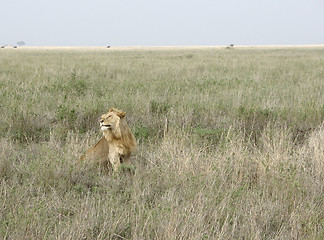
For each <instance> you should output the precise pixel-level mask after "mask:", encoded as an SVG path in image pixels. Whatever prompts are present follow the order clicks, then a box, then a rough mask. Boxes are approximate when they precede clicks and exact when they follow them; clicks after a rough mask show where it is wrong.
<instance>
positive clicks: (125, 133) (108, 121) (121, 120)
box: [100, 108, 136, 152]
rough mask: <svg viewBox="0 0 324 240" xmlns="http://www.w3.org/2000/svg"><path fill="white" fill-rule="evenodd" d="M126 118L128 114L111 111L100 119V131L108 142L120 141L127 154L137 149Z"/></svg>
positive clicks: (112, 109)
mask: <svg viewBox="0 0 324 240" xmlns="http://www.w3.org/2000/svg"><path fill="white" fill-rule="evenodd" d="M125 116H126V113H125V112H123V111H121V110H118V109H115V108H111V109H109V111H108V112H107V113H106V114H103V115H102V116H101V118H100V129H101V131H102V132H103V135H104V137H105V138H106V139H107V141H108V142H110V141H114V140H118V141H120V143H122V145H123V147H124V148H125V150H126V152H133V151H134V150H135V148H136V140H135V137H134V135H133V134H132V132H131V130H130V129H129V127H128V125H127V122H126V119H125Z"/></svg>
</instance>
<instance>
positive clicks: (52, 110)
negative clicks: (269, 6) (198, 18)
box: [0, 47, 324, 240]
mask: <svg viewBox="0 0 324 240" xmlns="http://www.w3.org/2000/svg"><path fill="white" fill-rule="evenodd" d="M0 102H1V105H0V111H1V116H0V149H1V151H0V238H1V239H318V240H319V239H323V238H324V187H323V186H324V185H323V181H324V160H323V159H324V125H323V122H324V48H323V47H316V48H236V49H235V48H234V49H220V48H195V49H189V48H188V49H186V48H181V49H180V48H179V49H177V48H173V49H168V48H165V49H154V48H147V49H136V48H129V49H124V50H123V49H117V50H114V49H113V48H110V49H95V48H93V49H73V50H70V49H52V50H51V49H27V48H21V49H19V48H18V49H2V50H1V51H0ZM109 107H117V108H120V109H123V110H124V111H126V112H127V114H128V115H127V118H128V122H129V125H130V127H131V128H132V129H133V131H134V132H135V135H136V138H137V140H138V143H139V149H138V152H137V154H136V155H135V156H134V157H133V165H134V166H133V168H134V171H133V173H132V174H129V173H128V172H127V171H124V172H122V173H121V174H119V175H116V174H113V173H111V172H107V171H106V170H104V169H101V168H100V166H94V165H91V164H88V163H83V164H77V161H76V160H77V159H78V158H79V157H80V155H81V154H82V153H84V151H85V150H86V149H87V148H88V147H89V146H91V145H92V144H94V143H95V142H96V141H97V140H98V139H99V137H100V136H101V134H100V132H99V129H98V122H97V120H98V117H99V116H100V114H102V113H104V112H106V111H107V110H108V108H109ZM166 119H168V122H169V128H168V129H169V131H168V132H167V134H164V130H165V126H164V125H165V120H166Z"/></svg>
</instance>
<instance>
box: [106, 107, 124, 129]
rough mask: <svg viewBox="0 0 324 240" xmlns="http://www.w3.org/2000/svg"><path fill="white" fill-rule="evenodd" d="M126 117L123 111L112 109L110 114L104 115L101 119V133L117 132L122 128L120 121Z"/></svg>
mask: <svg viewBox="0 0 324 240" xmlns="http://www.w3.org/2000/svg"><path fill="white" fill-rule="evenodd" d="M125 116H126V113H125V112H122V111H121V110H118V109H115V108H111V109H109V111H108V113H106V114H103V115H102V116H101V118H100V129H101V131H103V132H105V131H112V132H115V131H116V130H118V129H119V128H120V120H121V119H122V118H124V117H125Z"/></svg>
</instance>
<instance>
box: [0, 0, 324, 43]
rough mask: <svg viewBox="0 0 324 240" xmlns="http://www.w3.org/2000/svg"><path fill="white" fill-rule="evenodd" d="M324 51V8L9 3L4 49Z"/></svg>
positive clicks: (267, 1) (72, 0)
mask: <svg viewBox="0 0 324 240" xmlns="http://www.w3.org/2000/svg"><path fill="white" fill-rule="evenodd" d="M18 41H24V42H26V45H30V46H105V45H112V46H182V45H189V46H191V45H227V44H230V43H234V44H237V45H265V44H270V45H274V44H324V0H163V1H162V0H161V1H158V0H156V1H154V0H114V1H111V0H55V1H53V0H51V1H49V0H1V4H0V44H1V45H3V44H10V45H12V44H15V43H16V42H18Z"/></svg>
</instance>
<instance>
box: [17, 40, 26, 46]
mask: <svg viewBox="0 0 324 240" xmlns="http://www.w3.org/2000/svg"><path fill="white" fill-rule="evenodd" d="M16 44H17V45H18V46H24V45H25V44H26V43H25V42H24V41H19V42H17V43H16Z"/></svg>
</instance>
